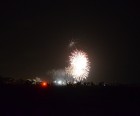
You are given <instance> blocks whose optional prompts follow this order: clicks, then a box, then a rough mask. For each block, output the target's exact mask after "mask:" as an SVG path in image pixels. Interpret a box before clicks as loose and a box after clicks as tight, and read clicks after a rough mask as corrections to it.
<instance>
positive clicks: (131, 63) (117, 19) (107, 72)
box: [0, 0, 140, 83]
mask: <svg viewBox="0 0 140 116" xmlns="http://www.w3.org/2000/svg"><path fill="white" fill-rule="evenodd" d="M0 12H1V16H0V17H1V18H0V25H1V26H0V30H1V31H0V75H2V76H4V77H15V78H26V77H32V76H38V75H43V74H45V73H46V72H47V71H48V70H52V69H62V68H64V67H65V66H66V65H67V60H68V54H69V49H68V44H69V41H70V40H71V39H74V40H76V41H77V46H78V48H81V49H83V50H84V51H86V52H87V53H88V55H89V58H90V62H91V67H92V68H91V69H92V70H91V75H92V80H93V81H95V82H96V81H107V82H130V83H131V82H132V83H133V82H140V79H139V78H138V76H136V75H137V74H138V69H137V67H138V64H135V61H136V60H137V59H138V58H136V57H137V56H136V54H135V53H136V52H137V51H138V50H137V51H136V50H134V47H136V44H135V43H137V41H138V40H137V39H138V36H137V35H138V21H139V16H140V15H139V13H138V9H137V7H136V3H129V2H127V1H122V0H109V1H104V0H99V1H92V2H91V1H89V2H88V1H87V0H85V1H78V2H75V1H69V0H68V1H66V2H64V1H58V0H56V1H54V0H50V1H49V0H45V1H41V0H39V1H36V0H31V1H30V0H26V1H23V0H21V1H18V0H17V1H11V0H9V1H7V0H5V1H3V2H1V4H0ZM137 45H138V44H137Z"/></svg>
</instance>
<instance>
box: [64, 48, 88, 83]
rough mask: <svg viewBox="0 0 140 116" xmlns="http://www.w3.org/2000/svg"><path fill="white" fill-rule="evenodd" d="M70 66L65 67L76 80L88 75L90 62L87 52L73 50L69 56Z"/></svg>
mask: <svg viewBox="0 0 140 116" xmlns="http://www.w3.org/2000/svg"><path fill="white" fill-rule="evenodd" d="M69 61H70V66H69V67H67V68H66V72H67V74H68V75H70V76H72V77H73V78H74V79H75V80H76V81H82V80H84V79H86V78H87V77H88V74H89V70H90V65H89V64H90V63H89V60H88V57H87V54H86V53H85V52H83V51H79V50H75V51H74V52H72V53H71V56H70V57H69Z"/></svg>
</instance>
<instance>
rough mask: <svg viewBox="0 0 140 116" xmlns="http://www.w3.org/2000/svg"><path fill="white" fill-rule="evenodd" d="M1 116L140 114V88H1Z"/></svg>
mask: <svg viewBox="0 0 140 116" xmlns="http://www.w3.org/2000/svg"><path fill="white" fill-rule="evenodd" d="M0 93H1V96H0V106H1V108H0V112H1V114H0V116H27V115H30V116H44V115H46V116H52V115H55V116H59V115H60V116H62V115H64V116H68V115H70V116H79V115H80V116H100V115H103V116H110V115H111V116H128V115H130V116H135V115H140V87H130V86H129V87H128V86H116V87H113V86H111V87H103V86H102V87H101V86H76V87H69V86H68V87H51V86H50V87H47V88H41V87H39V86H38V87H37V86H34V87H29V86H28V87H27V86H17V85H16V86H1V87H0Z"/></svg>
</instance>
